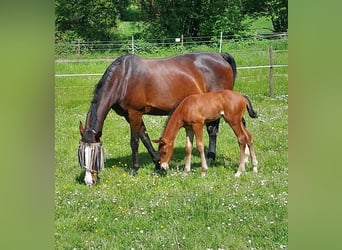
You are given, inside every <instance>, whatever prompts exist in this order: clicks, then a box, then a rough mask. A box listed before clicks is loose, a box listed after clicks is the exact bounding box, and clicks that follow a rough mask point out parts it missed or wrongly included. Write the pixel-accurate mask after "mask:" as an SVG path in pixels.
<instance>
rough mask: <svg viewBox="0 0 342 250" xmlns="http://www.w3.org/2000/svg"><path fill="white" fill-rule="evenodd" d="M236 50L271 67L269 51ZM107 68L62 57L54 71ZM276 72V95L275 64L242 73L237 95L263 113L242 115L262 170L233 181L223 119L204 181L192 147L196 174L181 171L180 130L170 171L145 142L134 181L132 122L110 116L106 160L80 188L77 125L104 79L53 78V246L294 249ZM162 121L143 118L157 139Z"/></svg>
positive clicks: (234, 162)
mask: <svg viewBox="0 0 342 250" xmlns="http://www.w3.org/2000/svg"><path fill="white" fill-rule="evenodd" d="M229 52H230V53H231V54H232V55H233V56H234V57H235V59H236V61H237V64H238V67H242V66H252V65H264V64H265V63H266V64H267V53H266V54H265V55H266V58H265V55H263V56H262V58H261V57H260V58H259V57H258V56H252V57H251V56H248V54H249V53H248V51H247V52H245V53H242V52H241V50H236V51H235V52H236V54H235V53H234V50H232V51H229ZM251 53H252V52H251ZM253 53H255V54H257V52H253ZM275 60H277V63H279V64H287V52H286V53H284V52H279V53H276V54H275ZM108 64H109V62H106V61H105V62H88V63H85V62H83V63H77V62H76V63H56V73H57V74H62V73H103V71H104V70H105V68H106V67H107V66H108ZM274 75H275V76H274V97H273V98H270V97H269V87H268V81H269V79H268V77H269V69H240V70H239V71H238V77H237V80H236V85H235V90H236V91H239V92H242V93H245V94H247V95H248V96H250V98H251V100H252V102H253V105H254V108H255V109H256V110H257V111H258V113H259V118H257V119H251V118H249V117H248V116H247V115H246V116H245V118H246V121H247V128H248V129H249V130H250V132H251V133H252V134H253V136H254V144H255V148H256V153H257V157H258V160H259V172H258V173H257V174H255V173H253V172H252V170H251V165H250V164H248V165H247V166H246V172H245V173H243V175H242V176H241V177H240V178H235V177H234V173H235V171H236V169H237V166H238V160H239V149H238V145H237V141H236V138H235V136H234V134H233V132H232V130H231V128H230V127H229V126H228V125H227V124H225V123H224V122H223V120H222V121H221V123H220V130H219V136H218V143H217V159H216V161H215V163H214V164H213V165H212V166H210V167H209V170H208V173H207V176H206V177H204V178H202V177H201V175H200V158H199V155H198V153H197V151H196V149H195V148H194V150H193V158H192V171H191V173H190V174H189V175H188V176H187V177H183V176H182V169H183V167H184V157H185V150H184V143H185V135H184V131H183V130H181V131H180V133H179V134H178V136H177V140H176V143H175V154H174V156H173V159H172V161H171V169H170V170H169V171H168V173H167V175H166V176H165V177H158V176H156V175H154V174H153V172H154V165H153V164H152V162H151V159H150V157H149V155H148V153H147V151H146V149H145V148H144V147H143V145H142V144H141V145H140V147H139V152H140V154H139V155H140V162H141V169H140V170H139V173H138V175H137V176H135V177H132V176H130V175H129V174H128V173H127V172H128V170H129V169H130V166H131V149H130V146H129V138H130V135H129V126H128V124H127V123H126V121H125V120H124V119H123V118H122V117H120V116H118V115H116V114H115V113H114V112H110V113H109V114H108V116H107V119H106V121H105V124H104V128H103V136H102V139H103V145H104V147H105V149H106V151H107V161H106V163H105V169H104V170H103V172H101V174H100V182H99V183H97V185H95V186H93V187H87V186H85V185H84V184H83V173H82V170H81V169H80V167H79V166H78V164H77V146H78V141H79V139H80V135H79V131H78V124H79V121H82V122H85V116H86V113H87V111H88V108H89V104H90V100H91V98H92V91H93V88H94V85H95V84H96V83H97V81H98V80H99V78H100V76H89V77H56V88H55V105H56V108H55V109H56V113H55V118H56V132H55V151H56V157H55V158H56V171H55V176H56V189H55V207H56V217H55V227H56V231H55V242H56V243H55V244H56V249H287V247H288V230H287V226H288V215H287V213H288V167H287V164H288V155H287V151H288V139H287V138H288V130H287V129H288V101H287V100H288V96H287V90H288V89H287V82H288V79H287V68H286V67H284V68H275V71H274ZM165 119H166V117H156V116H145V117H144V121H145V123H146V126H147V129H148V132H149V135H150V137H151V138H159V137H160V135H161V132H162V130H163V126H164V123H165ZM206 141H208V140H207V137H206Z"/></svg>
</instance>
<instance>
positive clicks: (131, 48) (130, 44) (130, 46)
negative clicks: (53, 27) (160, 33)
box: [55, 33, 288, 97]
mask: <svg viewBox="0 0 342 250" xmlns="http://www.w3.org/2000/svg"><path fill="white" fill-rule="evenodd" d="M283 37H286V38H287V33H281V34H272V35H269V36H268V37H267V36H266V35H264V36H260V35H259V36H256V37H254V39H276V38H283ZM206 38H207V37H200V38H196V39H197V40H196V41H195V39H194V38H191V40H190V39H189V38H184V37H183V36H181V37H180V38H176V39H174V42H169V41H164V42H162V43H161V42H159V43H158V42H157V41H150V40H149V41H143V42H142V41H135V40H134V37H133V36H132V40H130V41H125V44H124V46H126V47H125V49H127V50H128V51H126V52H128V53H131V54H134V53H135V52H136V50H137V49H138V48H139V46H142V45H143V46H146V47H153V46H169V45H170V44H172V45H174V44H177V46H178V47H177V48H178V50H177V51H176V50H174V49H173V50H172V53H174V54H179V53H184V48H185V46H187V45H188V44H197V45H198V44H202V45H203V44H205V45H207V44H208V43H212V44H215V46H216V47H215V48H214V49H213V50H216V49H217V48H219V51H218V52H221V51H222V45H223V41H224V40H223V39H224V37H223V36H222V34H221V36H220V37H219V38H218V39H217V40H215V39H214V40H212V39H211V40H210V41H207V40H205V39H206ZM185 39H189V41H185ZM249 39H250V38H249ZM240 40H241V39H240ZM229 42H230V41H229ZM246 42H247V43H248V42H249V41H246ZM156 44H157V45H156ZM272 44H273V42H272ZM284 44H285V45H287V42H285V43H284V42H282V45H284ZM64 45H68V46H76V48H77V58H76V59H56V60H55V63H68V62H77V63H81V62H98V61H106V62H107V61H108V62H111V61H113V60H114V59H113V58H97V59H95V58H92V59H85V58H80V54H81V49H82V48H83V47H85V46H89V48H92V49H93V50H92V51H97V50H100V49H99V48H96V46H108V47H110V46H121V47H122V46H123V43H121V42H116V43H112V42H110V41H104V42H103V41H102V42H85V43H81V42H80V41H78V42H77V43H69V44H64ZM230 45H234V43H231V44H230ZM56 46H57V44H56ZM179 46H180V47H179ZM277 47H278V48H281V49H277V50H274V49H273V47H272V45H270V46H269V48H268V50H267V52H266V50H264V49H266V48H265V46H263V47H262V48H263V49H262V50H258V49H253V50H248V51H246V49H243V47H239V48H238V49H234V54H239V55H240V56H241V55H242V56H243V55H244V54H248V57H251V54H252V55H257V56H258V57H259V55H262V60H260V61H259V63H260V64H262V65H252V66H249V65H246V66H240V67H237V69H238V70H248V69H262V68H268V69H269V95H270V96H271V97H273V78H274V75H273V69H274V68H281V67H288V65H287V64H282V63H284V62H285V61H281V62H278V63H275V62H274V53H275V52H276V53H283V52H285V53H287V52H288V50H287V49H282V48H287V46H277ZM89 48H88V49H89ZM179 48H181V51H180V50H179ZM207 48H208V47H207ZM187 50H188V52H189V51H191V48H190V50H189V47H187ZM216 51H217V50H216ZM137 52H138V53H139V51H137ZM145 52H146V51H145ZM121 54H122V52H121ZM267 54H268V59H267ZM56 55H58V53H56ZM74 55H75V54H74ZM100 55H102V56H106V55H108V56H110V57H115V55H114V53H110V54H106V53H103V54H100ZM149 55H153V53H149ZM267 60H268V61H269V62H267ZM248 61H250V60H248ZM252 61H253V60H252ZM102 74H103V73H66V74H63V73H59V74H55V77H89V76H101V75H102Z"/></svg>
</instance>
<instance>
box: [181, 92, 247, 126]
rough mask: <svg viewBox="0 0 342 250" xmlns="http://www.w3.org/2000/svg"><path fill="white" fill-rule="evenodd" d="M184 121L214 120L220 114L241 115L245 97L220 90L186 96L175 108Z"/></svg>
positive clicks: (188, 122)
mask: <svg viewBox="0 0 342 250" xmlns="http://www.w3.org/2000/svg"><path fill="white" fill-rule="evenodd" d="M177 109H178V110H179V111H178V112H181V113H182V118H183V121H184V123H186V124H189V125H190V124H192V123H198V122H202V123H203V122H208V121H212V120H216V119H218V118H219V117H221V116H232V115H234V116H235V115H238V116H240V115H241V116H242V115H243V113H244V112H245V110H246V100H245V98H244V97H243V96H242V95H241V94H240V93H237V92H233V91H231V90H222V91H217V92H209V93H204V94H197V95H190V96H188V97H186V98H185V99H184V100H183V101H182V102H181V104H180V106H179V108H177Z"/></svg>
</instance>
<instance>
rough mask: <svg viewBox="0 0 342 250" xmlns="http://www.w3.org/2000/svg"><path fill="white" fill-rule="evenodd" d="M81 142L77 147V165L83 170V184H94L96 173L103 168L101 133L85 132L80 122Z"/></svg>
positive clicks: (96, 177)
mask: <svg viewBox="0 0 342 250" xmlns="http://www.w3.org/2000/svg"><path fill="white" fill-rule="evenodd" d="M79 129H80V133H81V136H82V138H81V140H80V142H79V146H78V163H79V165H80V166H81V167H82V168H83V169H84V170H85V176H84V183H85V184H86V185H87V186H91V185H93V184H95V183H96V181H97V179H98V173H99V172H100V170H101V169H102V168H103V166H104V149H103V147H102V142H101V140H100V137H101V132H99V133H97V132H96V131H94V130H85V129H84V128H83V125H82V123H81V122H80V127H79Z"/></svg>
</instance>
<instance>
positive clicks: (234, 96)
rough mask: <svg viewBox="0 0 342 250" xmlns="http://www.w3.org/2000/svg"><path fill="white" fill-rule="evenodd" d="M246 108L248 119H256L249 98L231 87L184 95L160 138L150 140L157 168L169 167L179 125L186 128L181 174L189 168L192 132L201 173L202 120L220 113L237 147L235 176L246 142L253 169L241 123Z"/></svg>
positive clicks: (255, 166) (253, 158) (254, 161)
mask: <svg viewBox="0 0 342 250" xmlns="http://www.w3.org/2000/svg"><path fill="white" fill-rule="evenodd" d="M246 109H247V111H248V114H249V116H250V117H251V118H257V113H256V112H255V111H254V110H253V107H252V104H251V101H250V100H249V98H248V97H247V96H245V95H241V94H239V93H237V92H233V91H231V90H222V91H217V92H210V93H204V94H196V95H190V96H188V97H186V98H184V99H183V100H182V101H181V102H180V104H179V105H178V106H177V107H176V109H175V110H174V111H173V113H172V114H171V116H170V117H169V120H168V121H167V124H166V127H165V129H164V132H163V135H162V137H161V138H160V139H158V140H154V142H157V143H159V153H160V166H161V168H163V169H164V170H167V169H168V168H169V162H170V161H171V158H172V155H173V151H174V141H175V139H176V136H177V133H178V131H179V130H180V128H182V127H184V128H185V130H186V145H185V151H186V160H185V168H184V174H187V173H188V172H189V171H190V165H191V151H192V142H193V138H194V135H195V136H196V146H197V150H198V151H199V153H200V156H201V163H202V169H201V171H202V172H201V174H202V176H205V174H206V172H207V170H208V166H207V162H206V159H205V155H204V143H203V126H204V124H205V123H206V122H210V121H213V120H216V119H218V118H220V117H221V116H222V117H223V118H224V120H225V121H226V122H227V123H228V124H229V125H230V126H231V128H232V129H233V131H234V133H235V135H236V137H237V139H238V143H239V146H240V163H239V169H238V171H237V172H236V174H235V176H236V177H239V176H240V175H241V174H242V172H243V171H244V170H245V163H246V159H245V157H246V156H245V149H246V145H248V148H249V151H250V156H251V161H252V165H253V171H254V172H257V171H258V161H257V159H256V156H255V151H254V147H253V142H252V135H251V133H250V132H249V131H248V130H247V129H246V128H245V126H244V125H243V122H244V121H243V119H244V118H243V115H244V113H245V111H246Z"/></svg>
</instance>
